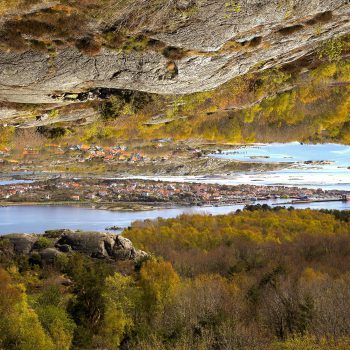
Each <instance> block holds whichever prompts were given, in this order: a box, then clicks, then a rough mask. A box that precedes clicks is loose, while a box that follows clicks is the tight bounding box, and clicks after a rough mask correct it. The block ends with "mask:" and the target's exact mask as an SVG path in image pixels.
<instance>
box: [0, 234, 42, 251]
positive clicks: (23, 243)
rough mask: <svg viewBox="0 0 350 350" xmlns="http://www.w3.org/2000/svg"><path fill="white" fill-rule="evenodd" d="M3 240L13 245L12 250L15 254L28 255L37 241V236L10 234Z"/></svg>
mask: <svg viewBox="0 0 350 350" xmlns="http://www.w3.org/2000/svg"><path fill="white" fill-rule="evenodd" d="M4 238H6V239H8V240H9V241H10V242H11V243H12V244H13V250H14V252H15V253H17V254H25V255H27V254H29V253H30V252H31V250H32V249H33V246H34V244H35V243H36V241H37V240H38V236H37V235H31V234H11V235H6V236H4Z"/></svg>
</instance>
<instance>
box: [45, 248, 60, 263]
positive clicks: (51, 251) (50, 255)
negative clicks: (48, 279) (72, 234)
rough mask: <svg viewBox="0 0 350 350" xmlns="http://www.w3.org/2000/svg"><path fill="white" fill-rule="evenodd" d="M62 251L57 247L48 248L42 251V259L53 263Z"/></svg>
mask: <svg viewBox="0 0 350 350" xmlns="http://www.w3.org/2000/svg"><path fill="white" fill-rule="evenodd" d="M61 254H62V253H61V252H60V251H58V250H57V249H55V248H46V249H44V250H42V251H41V252H40V256H41V261H42V262H43V263H44V264H46V265H49V264H53V263H54V262H55V260H56V258H57V257H58V256H59V255H61Z"/></svg>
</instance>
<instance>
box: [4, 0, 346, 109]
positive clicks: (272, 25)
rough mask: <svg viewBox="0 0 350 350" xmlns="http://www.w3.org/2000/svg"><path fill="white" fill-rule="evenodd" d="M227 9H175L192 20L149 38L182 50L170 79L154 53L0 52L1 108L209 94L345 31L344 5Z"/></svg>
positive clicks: (260, 0) (320, 2) (212, 1)
mask: <svg viewBox="0 0 350 350" xmlns="http://www.w3.org/2000/svg"><path fill="white" fill-rule="evenodd" d="M227 3H230V2H228V1H227V0H196V1H195V4H194V5H193V4H192V3H191V1H190V2H188V1H179V5H178V6H180V7H181V8H184V9H186V7H188V6H194V10H193V13H192V14H191V16H189V18H185V19H183V21H182V22H181V25H179V24H177V26H176V27H175V28H172V29H171V30H170V29H169V28H168V29H164V30H163V31H161V32H158V33H157V34H153V38H155V39H157V40H160V41H162V42H163V43H165V44H166V45H169V46H174V47H178V48H182V49H184V50H186V54H185V55H184V57H183V58H181V59H177V60H175V61H174V62H172V63H173V64H175V67H176V74H169V71H168V67H169V65H168V64H169V59H167V58H166V57H164V56H163V55H162V53H161V52H158V51H153V50H152V49H146V50H144V51H142V52H133V51H132V52H118V51H111V50H108V49H103V50H102V52H101V53H100V54H98V55H97V56H94V57H88V56H85V55H83V54H82V53H80V52H79V51H78V50H77V49H75V48H68V49H64V50H61V51H60V52H58V53H57V55H56V56H55V57H54V59H52V58H50V57H49V56H48V55H46V54H43V53H39V52H33V51H27V52H24V53H9V52H5V51H3V52H0V101H1V100H4V101H12V102H19V103H60V102H59V101H55V100H53V98H52V97H51V96H52V95H53V94H55V93H57V91H59V92H80V91H86V90H89V89H91V88H94V87H105V88H121V89H132V90H140V91H147V92H153V93H160V94H179V93H192V92H196V91H203V90H209V89H213V88H215V87H217V86H219V85H221V84H223V83H225V82H227V81H228V80H230V79H232V78H234V77H236V76H239V75H242V74H245V73H247V72H248V71H251V70H257V69H259V70H262V69H266V68H270V67H274V66H278V65H281V64H284V63H288V62H292V61H294V60H296V59H298V58H301V57H303V56H305V55H308V54H309V53H310V52H313V51H314V50H315V49H316V48H317V47H318V46H319V45H320V44H322V42H324V41H326V40H329V39H330V38H334V37H336V36H337V35H342V34H345V33H348V32H349V29H350V21H349V15H350V4H349V2H348V1H344V0H308V1H305V0H284V1H278V0H240V1H239V2H232V4H236V3H239V11H237V12H236V11H234V10H233V7H232V6H227V5H226V4H227ZM185 17H186V16H185ZM227 43H229V44H230V47H228V46H227V45H226V44H227ZM61 103H62V104H63V103H64V102H61Z"/></svg>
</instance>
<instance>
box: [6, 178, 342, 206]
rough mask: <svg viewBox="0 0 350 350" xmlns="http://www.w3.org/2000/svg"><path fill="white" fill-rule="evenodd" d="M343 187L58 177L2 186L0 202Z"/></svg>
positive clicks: (198, 197)
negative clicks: (234, 184)
mask: <svg viewBox="0 0 350 350" xmlns="http://www.w3.org/2000/svg"><path fill="white" fill-rule="evenodd" d="M340 195H341V193H340V192H339V191H323V190H321V189H318V190H315V189H300V188H295V187H285V186H270V187H266V186H254V185H238V186H228V185H216V184H200V183H178V182H162V181H150V180H135V179H133V180H131V179H120V180H106V179H98V178H92V179H65V178H55V179H48V180H45V181H36V182H31V183H16V184H11V185H3V186H0V202H2V203H3V204H9V203H12V204H15V203H60V202H64V203H69V202H71V203H76V204H78V203H81V204H84V203H85V204H100V205H106V204H111V205H113V204H118V203H140V204H143V205H146V206H148V205H155V206H157V205H158V206H164V205H166V206H180V205H181V206H193V205H217V206H219V205H230V204H251V203H254V202H256V201H259V200H268V199H279V198H292V199H293V198H294V199H302V198H305V197H308V198H313V199H316V200H317V199H327V198H339V196H340Z"/></svg>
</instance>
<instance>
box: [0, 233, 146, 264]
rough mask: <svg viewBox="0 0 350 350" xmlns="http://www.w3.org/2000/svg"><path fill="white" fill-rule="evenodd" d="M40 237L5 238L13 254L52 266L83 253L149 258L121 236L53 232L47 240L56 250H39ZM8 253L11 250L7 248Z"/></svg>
mask: <svg viewBox="0 0 350 350" xmlns="http://www.w3.org/2000/svg"><path fill="white" fill-rule="evenodd" d="M39 237H40V236H39V235H33V234H32V235H30V234H11V235H6V236H1V237H0V240H5V239H6V240H8V241H9V242H10V246H11V247H12V253H13V254H23V255H30V254H35V253H39V254H40V256H41V259H42V261H43V262H45V263H48V264H50V263H52V262H53V261H54V260H55V258H56V257H57V256H58V255H60V254H65V253H66V254H67V253H71V252H79V253H82V254H85V255H88V256H90V257H92V258H97V259H112V260H134V261H137V260H140V259H142V258H144V257H146V256H147V254H146V253H145V252H143V251H139V250H137V249H135V248H134V246H133V244H132V243H131V241H130V240H129V239H127V238H124V237H122V236H120V235H115V234H112V233H101V232H80V231H70V230H57V231H50V232H48V233H47V234H45V237H47V238H49V237H50V239H51V240H52V242H53V244H54V245H55V247H52V248H44V249H40V248H38V247H36V246H35V243H36V242H37V240H38V239H39ZM6 249H8V247H7V248H6Z"/></svg>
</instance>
